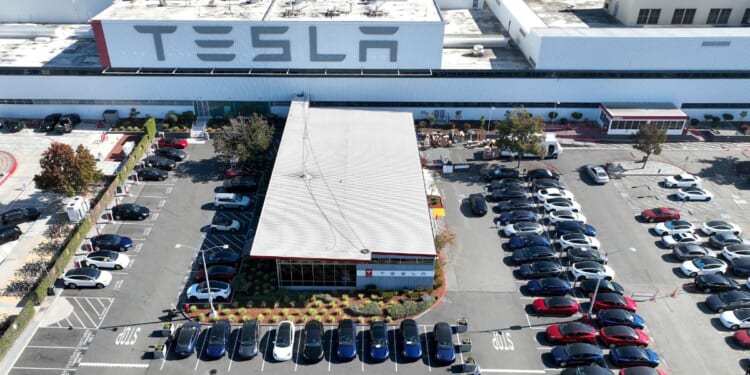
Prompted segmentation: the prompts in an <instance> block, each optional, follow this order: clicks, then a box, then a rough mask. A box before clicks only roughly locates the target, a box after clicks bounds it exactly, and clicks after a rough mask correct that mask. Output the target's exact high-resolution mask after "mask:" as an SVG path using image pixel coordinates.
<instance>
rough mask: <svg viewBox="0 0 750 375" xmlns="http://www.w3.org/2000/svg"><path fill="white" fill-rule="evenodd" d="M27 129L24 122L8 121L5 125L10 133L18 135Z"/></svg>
mask: <svg viewBox="0 0 750 375" xmlns="http://www.w3.org/2000/svg"><path fill="white" fill-rule="evenodd" d="M24 127H25V125H24V122H23V121H8V122H7V123H6V124H5V128H6V129H8V132H10V133H18V132H20V131H21V130H22V129H23V128H24Z"/></svg>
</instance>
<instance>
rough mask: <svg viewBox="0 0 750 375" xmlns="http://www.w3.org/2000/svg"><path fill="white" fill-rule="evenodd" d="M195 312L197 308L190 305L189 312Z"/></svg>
mask: <svg viewBox="0 0 750 375" xmlns="http://www.w3.org/2000/svg"><path fill="white" fill-rule="evenodd" d="M196 311H198V306H195V305H191V306H190V312H196Z"/></svg>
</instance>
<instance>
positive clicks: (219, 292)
mask: <svg viewBox="0 0 750 375" xmlns="http://www.w3.org/2000/svg"><path fill="white" fill-rule="evenodd" d="M185 294H186V295H187V299H188V301H197V300H207V299H208V298H209V296H210V297H212V298H213V300H214V301H219V302H221V301H226V300H228V299H229V296H231V295H232V287H231V286H230V285H229V283H225V282H223V281H211V290H210V292H209V289H208V283H206V282H205V281H203V282H199V283H195V284H193V285H190V287H188V289H187V293H185Z"/></svg>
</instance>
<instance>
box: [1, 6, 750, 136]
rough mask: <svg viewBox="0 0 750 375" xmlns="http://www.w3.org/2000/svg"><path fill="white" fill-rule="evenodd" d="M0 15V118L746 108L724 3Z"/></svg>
mask: <svg viewBox="0 0 750 375" xmlns="http://www.w3.org/2000/svg"><path fill="white" fill-rule="evenodd" d="M0 9H3V12H2V14H0V76H1V77H2V81H3V90H2V91H0V117H18V118H28V117H37V118H39V117H42V116H44V115H45V114H47V113H50V112H62V113H70V112H78V113H80V114H81V115H82V116H83V117H84V118H87V119H99V118H101V114H102V112H103V111H104V110H107V109H117V110H119V111H120V112H121V113H127V112H128V111H129V110H130V108H132V107H135V108H137V109H138V111H140V112H141V113H143V114H150V115H154V116H163V115H164V114H165V113H167V112H168V111H176V112H181V111H187V110H193V111H196V112H197V114H198V115H227V114H230V113H235V114H236V113H238V112H243V113H246V112H247V110H246V108H253V109H254V110H259V111H270V112H274V113H276V114H279V115H282V116H283V115H286V112H287V111H288V108H289V105H290V102H291V99H290V98H293V97H295V96H296V95H298V94H300V93H304V95H305V97H307V98H309V100H310V101H311V105H312V106H314V107H339V108H340V107H350V108H364V107H367V108H371V109H386V110H399V111H408V112H411V113H412V114H413V116H414V117H415V118H417V119H425V118H428V117H432V116H434V117H435V119H436V120H438V121H449V120H456V121H460V120H461V119H478V118H480V117H481V116H484V117H485V118H491V119H498V118H502V116H503V113H505V111H506V110H509V109H513V108H515V107H518V106H524V107H525V108H527V109H528V110H529V111H530V112H532V113H534V114H537V115H542V116H544V117H545V118H546V117H548V116H547V114H548V113H549V112H550V111H556V112H558V116H557V120H558V121H561V120H562V119H563V118H567V119H570V118H571V115H572V114H573V112H579V113H581V114H582V117H583V120H589V122H595V121H596V122H597V123H599V125H600V126H603V122H602V121H599V119H600V118H602V117H603V115H604V116H606V114H605V113H603V112H602V109H601V108H602V106H601V104H602V103H606V104H607V106H608V107H614V106H618V103H628V104H629V105H632V106H631V108H632V109H634V110H638V109H639V108H641V106H639V103H643V104H644V105H643V108H645V109H648V108H649V106H648V104H649V103H661V104H665V105H666V106H667V107H668V108H672V109H677V110H679V111H682V112H676V113H678V114H680V113H682V114H684V115H685V116H688V117H691V118H699V119H703V118H704V115H707V114H710V115H713V116H719V117H721V116H722V115H723V114H732V115H733V116H734V117H735V118H737V117H740V116H739V114H740V113H742V112H743V111H744V110H746V109H747V108H748V107H750V104H749V103H750V100H748V95H747V90H746V88H747V87H748V86H750V85H749V84H750V68H748V64H747V61H750V28H747V27H744V26H745V25H747V24H748V23H750V8H748V5H747V2H746V1H741V0H726V1H721V2H720V3H719V2H718V0H709V1H704V2H698V1H691V2H689V4H688V3H686V2H685V1H682V0H680V1H677V0H655V1H648V2H647V1H643V0H568V1H565V2H549V1H538V0H403V1H390V0H367V1H352V0H325V1H321V0H251V1H247V0H227V1H215V0H193V1H183V0H136V1H114V2H113V1H112V0H58V1H54V2H52V1H42V0H29V1H23V2H11V1H10V0H0ZM682 114H680V116H682ZM639 116H640V115H639ZM646 121H648V119H646ZM617 125H621V124H619V123H618V124H617ZM624 126H626V127H627V126H629V125H627V124H625V125H624ZM668 126H671V125H668ZM610 129H611V128H610ZM670 129H671V130H673V131H674V133H678V132H680V130H681V129H672V128H670Z"/></svg>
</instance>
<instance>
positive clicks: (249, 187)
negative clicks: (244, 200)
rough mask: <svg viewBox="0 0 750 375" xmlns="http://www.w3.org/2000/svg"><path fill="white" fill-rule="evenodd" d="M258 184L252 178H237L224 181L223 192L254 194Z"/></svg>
mask: <svg viewBox="0 0 750 375" xmlns="http://www.w3.org/2000/svg"><path fill="white" fill-rule="evenodd" d="M257 189H258V183H257V182H256V181H255V178H253V177H252V176H237V177H232V178H231V179H229V180H226V181H224V191H225V192H227V193H243V192H254V191H255V190H257Z"/></svg>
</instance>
